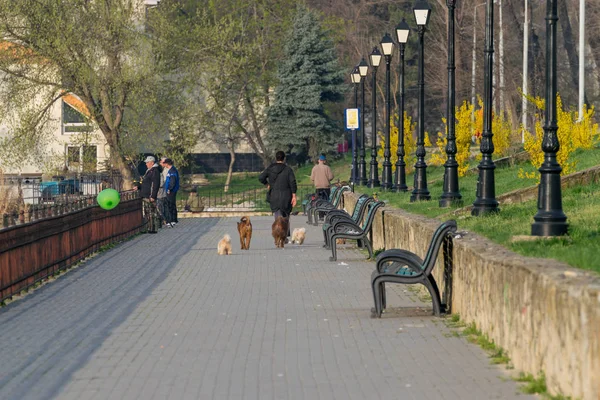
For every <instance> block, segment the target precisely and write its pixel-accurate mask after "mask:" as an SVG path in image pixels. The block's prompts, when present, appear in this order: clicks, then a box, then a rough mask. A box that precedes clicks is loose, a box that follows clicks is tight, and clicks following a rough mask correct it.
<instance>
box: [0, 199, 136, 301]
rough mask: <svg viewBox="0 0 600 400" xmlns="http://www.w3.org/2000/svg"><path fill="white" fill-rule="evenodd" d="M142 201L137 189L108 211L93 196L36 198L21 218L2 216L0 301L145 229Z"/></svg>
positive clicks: (22, 213)
mask: <svg viewBox="0 0 600 400" xmlns="http://www.w3.org/2000/svg"><path fill="white" fill-rule="evenodd" d="M145 223H146V222H145V220H144V219H143V216H142V201H141V199H140V198H139V194H138V192H136V191H129V192H122V193H121V204H119V206H118V207H117V208H114V209H112V210H110V211H107V210H103V209H101V208H100V207H98V206H97V204H96V200H95V197H94V196H86V197H82V198H79V199H76V200H74V201H70V202H68V203H64V204H63V203H61V204H37V205H33V206H31V208H30V209H29V211H28V212H21V213H19V214H18V218H17V219H14V217H13V216H12V214H11V215H9V214H4V216H3V229H0V301H2V300H4V299H6V298H8V297H10V296H12V295H14V294H15V293H19V291H21V290H24V289H27V288H28V287H30V286H32V285H35V284H36V283H38V282H40V281H41V280H43V279H45V278H47V277H48V276H50V275H52V274H53V273H55V272H57V271H59V270H62V269H65V268H68V267H69V266H71V265H73V264H74V263H76V262H78V261H79V260H81V259H83V258H85V257H86V256H87V255H89V254H91V253H93V252H96V251H98V250H99V249H100V248H101V247H102V246H104V245H107V244H110V243H114V242H117V241H120V240H123V239H125V238H128V237H130V236H132V235H135V234H136V233H137V232H139V231H140V230H142V229H143V228H144V226H145Z"/></svg>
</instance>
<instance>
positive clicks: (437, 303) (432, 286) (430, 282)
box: [423, 275, 442, 317]
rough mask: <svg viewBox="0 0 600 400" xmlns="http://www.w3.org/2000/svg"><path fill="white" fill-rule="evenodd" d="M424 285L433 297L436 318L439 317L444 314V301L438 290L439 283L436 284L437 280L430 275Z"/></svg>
mask: <svg viewBox="0 0 600 400" xmlns="http://www.w3.org/2000/svg"><path fill="white" fill-rule="evenodd" d="M423 284H424V285H425V287H426V288H427V290H429V294H430V295H431V302H432V303H433V313H434V314H435V316H436V317H439V316H440V315H441V313H442V301H441V299H440V291H439V289H438V286H437V283H435V279H434V278H433V276H431V275H429V276H428V277H427V278H425V279H424V280H423Z"/></svg>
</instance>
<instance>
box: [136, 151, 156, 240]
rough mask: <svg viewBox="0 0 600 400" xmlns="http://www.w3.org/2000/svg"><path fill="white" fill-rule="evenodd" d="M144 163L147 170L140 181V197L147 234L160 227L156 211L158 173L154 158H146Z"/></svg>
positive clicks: (154, 231)
mask: <svg viewBox="0 0 600 400" xmlns="http://www.w3.org/2000/svg"><path fill="white" fill-rule="evenodd" d="M144 162H145V163H146V167H147V168H148V169H147V170H146V173H145V174H144V177H143V179H142V188H141V190H140V196H141V197H142V205H143V211H144V216H145V217H146V220H147V227H148V230H147V232H148V233H156V232H157V229H158V227H159V226H160V217H159V216H158V212H157V210H156V198H157V196H158V188H159V187H160V171H159V170H158V164H157V163H156V159H155V158H154V157H152V156H148V157H146V159H145V160H144Z"/></svg>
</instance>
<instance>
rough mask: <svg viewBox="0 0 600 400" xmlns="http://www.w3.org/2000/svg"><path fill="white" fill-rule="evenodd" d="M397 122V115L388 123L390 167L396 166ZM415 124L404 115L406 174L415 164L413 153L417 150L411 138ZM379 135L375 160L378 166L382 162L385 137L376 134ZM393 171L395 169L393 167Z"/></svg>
mask: <svg viewBox="0 0 600 400" xmlns="http://www.w3.org/2000/svg"><path fill="white" fill-rule="evenodd" d="M397 120H398V114H394V118H392V120H391V121H390V151H391V153H392V154H391V157H390V161H391V163H392V165H394V166H395V165H396V161H398V155H397V154H396V151H397V148H398V126H396V121H397ZM416 125H417V123H416V122H412V118H411V117H409V116H408V115H406V112H405V113H404V162H405V163H406V172H410V171H412V170H413V166H414V164H415V162H416V156H415V151H416V149H417V142H416V140H415V138H414V136H413V134H414V130H415V127H416ZM378 135H379V150H377V158H378V161H379V164H380V165H381V163H382V162H383V159H384V157H383V153H384V150H385V136H384V134H383V133H382V132H378ZM394 170H395V167H394Z"/></svg>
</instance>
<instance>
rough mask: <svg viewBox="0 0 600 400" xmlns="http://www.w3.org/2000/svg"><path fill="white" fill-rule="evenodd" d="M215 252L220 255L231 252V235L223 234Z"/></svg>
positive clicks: (226, 254)
mask: <svg viewBox="0 0 600 400" xmlns="http://www.w3.org/2000/svg"><path fill="white" fill-rule="evenodd" d="M217 253H218V254H219V255H220V256H228V255H230V254H231V236H229V235H228V234H225V235H223V239H221V240H219V244H218V245H217Z"/></svg>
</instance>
